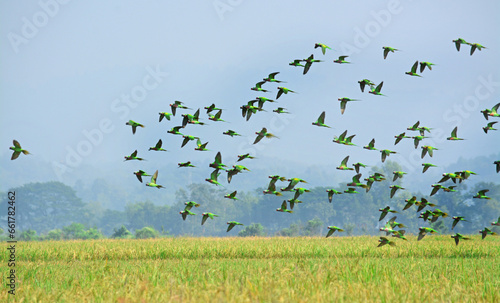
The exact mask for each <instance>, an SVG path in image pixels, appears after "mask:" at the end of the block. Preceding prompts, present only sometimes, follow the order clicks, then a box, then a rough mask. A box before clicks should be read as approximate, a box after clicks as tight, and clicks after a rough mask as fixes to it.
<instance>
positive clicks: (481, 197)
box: [472, 189, 491, 200]
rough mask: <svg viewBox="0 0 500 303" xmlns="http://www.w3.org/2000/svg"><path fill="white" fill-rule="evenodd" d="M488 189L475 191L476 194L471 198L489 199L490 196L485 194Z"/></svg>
mask: <svg viewBox="0 0 500 303" xmlns="http://www.w3.org/2000/svg"><path fill="white" fill-rule="evenodd" d="M489 191H490V190H489V189H483V190H480V191H478V192H477V194H476V195H475V196H474V197H472V198H476V199H487V200H489V199H491V198H490V197H488V196H486V193H487V192H489Z"/></svg>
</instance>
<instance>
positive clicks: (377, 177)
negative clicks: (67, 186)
mask: <svg viewBox="0 0 500 303" xmlns="http://www.w3.org/2000/svg"><path fill="white" fill-rule="evenodd" d="M453 42H454V43H455V46H456V49H457V51H460V46H461V45H462V44H466V45H470V46H471V50H470V55H472V54H473V53H474V51H475V50H476V49H477V50H482V49H483V48H486V47H484V46H483V45H480V44H478V43H469V42H466V41H465V40H464V39H461V38H458V39H456V40H453ZM314 48H315V49H316V48H321V51H322V53H323V55H325V54H326V51H327V49H330V50H331V48H330V47H328V46H327V45H325V44H321V43H316V44H315V46H314ZM383 50H384V51H383V56H384V59H386V58H387V56H388V54H389V53H390V52H391V53H394V52H395V51H398V49H396V48H392V47H387V46H384V47H383ZM347 57H348V56H340V57H339V58H338V59H336V60H333V62H334V63H338V64H345V63H350V62H347V61H346V58H347ZM319 62H324V60H317V59H314V55H313V54H311V55H310V56H309V57H308V58H307V59H295V60H293V62H291V63H289V65H290V66H294V67H303V72H302V73H303V74H304V75H305V74H307V72H308V71H309V70H310V68H311V66H312V64H313V63H319ZM433 65H435V64H433V63H430V62H425V61H422V62H420V73H422V72H423V71H424V70H425V68H426V67H427V68H428V69H429V70H432V66H433ZM418 66H419V61H416V62H415V63H414V64H413V66H412V67H411V70H410V71H409V72H406V73H405V74H407V75H410V76H418V77H420V75H419V74H417V68H418ZM278 74H279V72H273V73H271V74H269V75H268V76H267V77H266V78H263V81H260V82H258V83H256V84H255V86H254V87H252V88H251V90H253V91H256V92H261V93H268V92H270V91H269V90H267V89H264V88H263V86H264V85H265V84H267V83H273V82H274V83H282V82H283V81H281V80H278V79H276V77H277V75H278ZM358 83H359V86H360V89H361V92H364V90H365V88H366V86H369V87H370V90H369V92H368V93H371V94H373V95H383V94H382V93H381V90H382V86H383V83H384V82H383V81H382V82H380V83H379V84H378V85H375V83H373V82H372V81H370V80H368V79H363V80H360V81H358ZM288 93H295V91H293V90H291V89H289V88H286V87H283V86H278V87H277V95H276V100H278V99H279V98H280V97H281V96H283V95H286V94H288ZM276 100H272V99H269V98H266V97H256V98H255V100H251V101H249V102H247V104H244V105H242V106H241V107H240V109H241V111H242V112H241V113H242V116H243V118H246V120H247V121H248V120H249V119H250V117H251V116H252V115H254V114H257V113H258V112H260V111H263V110H264V109H263V106H264V104H265V103H266V102H267V103H275V102H277V101H276ZM338 101H340V111H341V114H343V113H344V112H345V110H346V105H347V103H348V102H351V101H359V100H357V99H350V98H346V97H344V98H339V99H338ZM499 107H500V103H498V104H496V105H495V106H493V107H492V108H491V109H484V110H482V111H481V113H482V114H483V115H484V118H485V119H486V120H488V119H489V118H490V117H496V118H498V117H500V113H499V112H498V109H499ZM170 108H171V113H169V112H160V113H159V122H160V123H161V122H162V120H163V119H165V120H168V121H170V120H171V118H172V116H175V115H176V112H177V110H178V109H182V110H191V108H189V107H187V106H186V105H184V103H183V102H180V101H175V102H174V103H172V104H170ZM204 109H205V110H206V113H207V115H208V119H209V120H212V121H215V122H218V121H224V120H222V119H221V115H222V111H223V109H221V108H217V107H216V106H215V104H211V105H210V106H206V107H204ZM212 112H216V113H215V114H211V113H212ZM273 112H275V113H277V114H283V113H288V112H287V111H286V108H283V107H278V108H276V109H274V110H273ZM325 116H326V113H325V111H323V112H322V113H321V114H320V115H319V117H318V119H317V120H316V121H315V122H312V125H314V126H318V127H326V128H330V126H328V125H326V124H325ZM182 117H183V118H182V124H181V125H179V126H175V127H172V129H170V130H169V131H167V133H170V134H173V135H180V136H182V137H183V141H182V144H181V148H183V147H184V146H186V145H187V144H188V143H189V141H195V140H196V147H195V150H197V151H207V150H208V149H206V146H207V144H208V142H205V143H202V141H201V139H200V138H199V137H196V136H193V135H186V134H183V133H181V132H180V131H181V129H185V127H186V126H187V125H188V124H197V125H205V123H204V122H201V121H199V119H200V109H198V110H196V112H194V114H182ZM497 122H498V121H494V122H489V123H488V124H487V126H485V127H483V130H484V132H485V133H488V131H491V130H496V129H495V128H493V125H494V124H496V123H497ZM126 125H129V126H131V127H132V134H135V133H136V130H137V127H141V128H143V127H144V125H143V124H141V123H138V122H135V121H133V120H129V121H128V122H126ZM431 129H432V128H429V127H425V126H421V125H420V122H419V121H417V122H416V123H414V124H413V125H412V126H411V127H408V128H407V130H408V131H414V132H418V133H417V134H416V135H414V136H407V135H406V132H402V133H401V134H399V135H396V136H394V137H395V139H396V140H395V143H394V145H397V144H398V143H399V142H400V141H402V140H403V139H405V138H409V139H413V142H414V146H415V149H417V148H418V146H419V144H420V142H421V141H422V140H424V139H426V138H428V137H427V136H426V133H430V132H431ZM457 130H458V127H455V128H454V129H453V130H452V131H451V135H450V137H448V138H447V140H450V141H460V140H464V139H462V138H459V137H458V136H457ZM223 134H224V135H228V136H231V137H234V136H241V135H240V134H238V133H237V132H236V131H234V130H231V129H230V130H227V131H225V132H223ZM255 134H256V135H257V137H256V138H255V141H254V143H253V144H257V143H259V142H260V141H261V140H262V139H263V138H264V137H265V138H268V139H270V138H277V137H276V136H275V135H274V134H272V133H269V132H268V131H267V129H266V128H265V127H263V128H262V129H261V130H260V131H259V132H256V133H255ZM355 136H356V135H351V136H347V130H346V131H344V132H343V133H342V134H341V135H340V136H339V137H334V139H333V142H334V143H337V144H343V145H350V146H356V145H355V144H354V143H352V139H353V138H354V137H355ZM13 142H14V146H13V147H10V149H11V150H13V151H14V152H13V154H12V158H11V160H14V159H17V158H18V157H19V155H20V154H21V153H23V154H25V155H27V154H29V152H28V151H27V150H25V149H22V148H21V145H20V144H19V142H17V141H16V140H14V141H13ZM363 148H364V149H367V150H372V151H376V150H378V151H379V152H380V153H381V161H382V162H384V161H385V160H386V158H387V157H388V156H390V155H391V154H395V153H396V152H395V151H392V150H389V149H377V148H375V139H372V140H371V141H370V142H369V143H368V145H366V146H364V147H363ZM421 149H422V154H421V158H422V159H423V158H424V157H425V156H426V155H427V154H428V155H429V156H430V157H431V158H432V156H433V152H434V151H435V150H438V149H437V148H436V147H433V146H429V145H423V146H421ZM149 151H166V150H165V149H163V148H162V140H161V139H159V140H158V142H157V143H156V144H155V146H154V147H150V148H149ZM246 159H254V157H253V156H251V155H250V154H249V153H247V154H243V155H238V160H237V162H240V161H243V160H246ZM128 160H138V161H141V160H144V159H143V158H140V157H138V156H137V150H135V151H134V152H132V153H131V154H130V156H125V161H128ZM348 160H349V156H347V157H345V158H344V159H343V160H342V162H341V163H340V165H339V166H338V167H337V169H338V170H346V171H353V170H355V171H356V175H354V176H353V177H352V182H350V183H348V184H347V186H348V188H347V189H346V190H344V191H341V190H336V189H328V190H327V197H328V200H329V202H330V203H331V202H332V199H333V196H334V195H340V194H343V193H345V194H356V193H358V192H357V191H356V188H357V187H361V188H363V189H365V190H366V192H368V191H369V190H370V189H371V187H372V185H373V183H374V182H380V181H383V180H385V176H384V175H383V174H381V173H377V172H376V173H374V174H373V175H370V176H369V177H368V178H365V179H364V181H366V183H362V182H361V175H362V174H361V173H360V169H361V168H364V167H366V165H365V164H363V163H360V162H358V163H354V164H352V167H350V166H348V164H347V163H348ZM493 164H495V165H496V172H497V173H498V172H500V160H498V161H495V162H494V163H493ZM422 166H423V170H422V173H425V172H426V171H427V170H428V169H429V168H430V167H435V166H436V165H434V164H432V163H422ZM178 167H195V166H194V165H193V164H192V163H191V161H187V162H180V163H178ZM209 167H211V168H213V169H214V170H213V172H212V173H211V174H210V177H209V178H207V179H205V181H207V182H209V183H211V184H214V185H216V186H219V185H220V186H222V185H221V184H220V183H219V182H218V177H219V176H220V174H221V172H220V171H225V172H226V173H227V182H228V183H230V182H231V179H232V177H233V176H235V175H237V174H238V173H241V172H243V171H250V170H249V169H248V168H247V167H245V166H243V165H238V164H235V165H233V166H232V168H228V166H227V165H225V164H223V162H222V155H221V153H220V152H218V153H217V154H216V156H215V159H214V162H212V163H210V164H209ZM134 174H135V176H136V177H137V179H138V180H139V181H140V182H141V183H142V182H143V180H142V177H146V176H150V177H151V180H150V182H148V183H146V186H149V187H156V188H158V189H160V188H164V186H162V185H160V184H158V183H157V178H158V170H156V172H155V173H154V174H153V175H149V174H147V173H146V172H145V171H143V170H138V171H136V172H134ZM405 174H406V172H403V171H394V172H393V179H392V181H393V182H394V181H396V180H397V179H398V178H403V176H404V175H405ZM475 174H476V173H474V172H472V171H469V170H463V171H457V172H450V173H443V177H442V178H441V180H439V181H438V182H437V183H436V184H432V185H431V187H432V191H431V193H430V196H433V195H434V194H436V193H437V192H438V191H439V190H443V191H444V192H454V191H456V190H455V189H454V188H455V187H456V185H453V186H448V187H446V186H443V185H442V184H440V183H443V182H446V181H448V180H452V181H453V183H455V184H456V183H457V182H458V183H461V182H462V181H464V180H467V179H468V178H469V177H470V176H471V175H475ZM269 178H270V179H271V180H270V182H269V184H268V186H267V189H266V190H264V191H263V193H264V194H272V195H276V196H282V192H286V191H289V192H295V194H294V197H293V198H292V199H289V200H284V201H283V202H282V203H281V207H280V208H277V209H276V211H278V212H284V213H293V208H294V206H295V204H297V203H302V201H301V200H299V197H300V196H301V195H303V194H304V193H307V192H310V190H308V189H306V188H303V187H297V185H298V184H299V183H307V182H306V181H305V180H303V179H301V178H295V177H294V178H288V179H287V178H286V177H283V176H279V175H271V176H269ZM278 181H281V182H286V181H287V182H289V183H288V185H287V186H286V187H283V188H280V190H279V191H278V190H277V189H276V183H277V182H278ZM390 188H391V191H390V198H392V197H393V196H394V195H395V194H396V192H397V191H398V190H404V189H405V188H403V187H401V186H399V185H395V184H394V185H391V186H390ZM488 191H489V190H488V189H483V190H480V191H479V192H478V193H477V194H476V195H474V196H473V198H477V199H490V197H488V196H487V195H486V193H487V192H488ZM236 195H237V191H234V192H232V193H229V194H226V195H225V196H224V198H228V199H232V200H238V198H237V197H236ZM287 202H288V203H287ZM405 202H406V205H405V207H404V208H403V211H404V210H407V209H409V208H410V207H411V206H413V205H416V206H417V207H418V208H417V212H420V211H422V210H424V208H425V207H427V206H428V207H435V206H436V205H435V204H433V203H430V202H428V201H427V200H426V199H425V198H421V199H420V201H418V200H417V197H416V196H413V197H412V198H411V199H406V200H405ZM185 205H186V206H185V208H184V210H182V211H180V212H179V214H180V215H181V216H182V219H183V220H186V218H187V217H188V216H194V215H196V214H195V213H193V212H192V211H191V209H192V208H193V207H199V206H200V204H199V203H196V202H193V201H189V202H185ZM379 211H380V212H381V215H380V218H379V221H381V220H383V219H384V218H385V217H386V215H387V214H388V213H397V211H396V210H394V209H391V208H390V207H389V206H386V207H384V208H380V209H379ZM447 216H448V214H447V213H446V212H443V211H441V210H439V209H438V208H435V209H434V210H430V209H427V210H425V211H424V212H422V213H420V216H419V218H421V219H423V220H424V221H430V222H435V221H436V220H437V219H438V218H439V217H442V218H445V217H447ZM215 217H219V215H216V214H214V213H210V212H204V213H202V220H201V225H203V224H204V223H205V222H206V221H207V219H208V218H210V219H214V218H215ZM452 219H453V223H452V228H451V229H452V230H453V228H455V226H456V225H457V224H458V223H459V222H461V221H466V220H465V217H463V216H454V217H452ZM227 225H228V228H227V232H229V231H230V230H232V229H233V227H234V226H236V225H243V224H242V223H240V222H237V221H228V222H227ZM491 225H494V226H500V217H499V218H498V219H497V221H496V222H492V223H491ZM396 227H398V228H404V227H405V225H404V224H402V223H398V222H396V217H395V216H394V217H392V218H391V219H390V220H388V221H387V223H386V224H385V225H384V227H382V228H380V231H383V232H386V236H388V235H392V237H396V238H400V239H403V240H407V239H406V237H405V230H395V228H396ZM335 231H338V232H342V231H344V230H343V229H342V228H340V227H337V226H328V233H327V235H326V237H330V236H331V235H332V234H333V233H334V232H335ZM427 233H432V234H433V233H437V231H436V230H434V229H433V228H430V227H420V228H419V234H418V240H421V239H422V238H424V236H425V235H426V234H427ZM479 233H480V234H482V238H483V239H484V238H485V237H486V236H487V235H495V234H496V233H495V232H493V231H491V230H490V229H489V228H487V227H485V228H484V229H483V230H480V231H479ZM451 237H452V238H454V239H455V243H456V244H457V245H458V243H459V241H460V240H468V239H469V238H467V237H464V236H463V235H461V234H459V233H456V234H455V235H453V236H451ZM379 242H380V243H379V244H378V246H379V247H380V246H383V245H386V244H389V245H391V246H394V245H395V242H394V241H393V240H389V239H388V238H386V237H380V239H379Z"/></svg>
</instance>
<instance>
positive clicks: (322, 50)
mask: <svg viewBox="0 0 500 303" xmlns="http://www.w3.org/2000/svg"><path fill="white" fill-rule="evenodd" d="M318 47H321V52H322V53H323V55H324V54H325V52H326V49H331V47H329V46H326V45H325V44H323V43H315V44H314V48H315V49H316V48H318Z"/></svg>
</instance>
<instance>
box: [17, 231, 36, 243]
mask: <svg viewBox="0 0 500 303" xmlns="http://www.w3.org/2000/svg"><path fill="white" fill-rule="evenodd" d="M19 240H21V241H36V240H38V236H37V235H36V231H35V230H32V229H28V230H25V231H23V232H22V233H21V236H20V237H19Z"/></svg>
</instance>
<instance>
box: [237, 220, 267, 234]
mask: <svg viewBox="0 0 500 303" xmlns="http://www.w3.org/2000/svg"><path fill="white" fill-rule="evenodd" d="M265 235H266V232H265V231H264V226H262V224H260V223H252V224H250V225H248V226H246V227H245V229H243V230H241V231H240V232H239V233H238V236H240V237H263V236H265Z"/></svg>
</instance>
